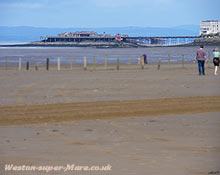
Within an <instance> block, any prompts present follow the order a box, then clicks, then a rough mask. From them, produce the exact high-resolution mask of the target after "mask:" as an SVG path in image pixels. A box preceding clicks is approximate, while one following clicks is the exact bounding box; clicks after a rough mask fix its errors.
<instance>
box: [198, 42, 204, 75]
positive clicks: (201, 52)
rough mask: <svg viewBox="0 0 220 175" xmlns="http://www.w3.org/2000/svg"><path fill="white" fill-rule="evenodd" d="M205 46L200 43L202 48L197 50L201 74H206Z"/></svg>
mask: <svg viewBox="0 0 220 175" xmlns="http://www.w3.org/2000/svg"><path fill="white" fill-rule="evenodd" d="M203 48H204V47H203V45H200V49H198V50H197V51H196V61H197V62H198V69H199V75H201V74H202V75H205V63H206V53H205V51H204V50H203ZM201 69H202V70H201Z"/></svg>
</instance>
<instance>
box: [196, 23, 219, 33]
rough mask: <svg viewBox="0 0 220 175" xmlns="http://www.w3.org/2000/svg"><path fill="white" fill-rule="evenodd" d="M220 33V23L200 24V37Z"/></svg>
mask: <svg viewBox="0 0 220 175" xmlns="http://www.w3.org/2000/svg"><path fill="white" fill-rule="evenodd" d="M216 33H220V21H218V20H207V21H201V22H200V35H208V34H216Z"/></svg>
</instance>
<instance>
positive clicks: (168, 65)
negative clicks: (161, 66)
mask: <svg viewBox="0 0 220 175" xmlns="http://www.w3.org/2000/svg"><path fill="white" fill-rule="evenodd" d="M168 67H169V68H170V54H168Z"/></svg>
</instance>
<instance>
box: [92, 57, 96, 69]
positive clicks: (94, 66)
mask: <svg viewBox="0 0 220 175" xmlns="http://www.w3.org/2000/svg"><path fill="white" fill-rule="evenodd" d="M93 69H94V70H96V65H95V56H93Z"/></svg>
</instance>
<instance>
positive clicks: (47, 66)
mask: <svg viewBox="0 0 220 175" xmlns="http://www.w3.org/2000/svg"><path fill="white" fill-rule="evenodd" d="M49 62H50V60H49V58H47V62H46V64H47V65H46V69H47V70H49Z"/></svg>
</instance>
